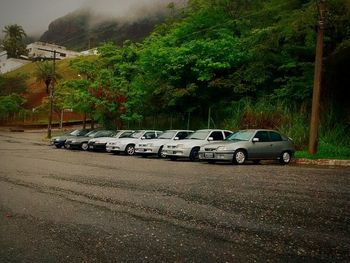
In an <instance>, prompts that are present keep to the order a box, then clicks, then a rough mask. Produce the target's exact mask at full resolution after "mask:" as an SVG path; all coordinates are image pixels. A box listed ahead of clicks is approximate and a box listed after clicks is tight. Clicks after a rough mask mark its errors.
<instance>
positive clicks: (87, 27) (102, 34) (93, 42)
mask: <svg viewBox="0 0 350 263" xmlns="http://www.w3.org/2000/svg"><path fill="white" fill-rule="evenodd" d="M163 19H164V17H163V16H162V15H161V14H156V15H154V16H152V17H145V18H142V19H139V20H137V21H135V22H118V21H115V20H113V21H111V20H110V21H101V22H99V23H96V22H95V21H96V20H97V19H96V17H94V15H93V14H92V13H91V12H89V11H77V12H73V13H71V14H68V15H66V16H64V17H61V18H58V19H56V20H55V21H53V22H51V23H50V25H49V28H48V30H47V31H46V32H45V33H44V34H43V35H42V36H41V37H40V41H43V42H49V43H56V44H59V45H63V46H66V47H67V48H69V49H73V50H84V49H88V48H90V47H95V46H97V45H98V44H100V43H102V42H107V41H113V42H115V43H117V44H120V43H122V42H124V41H125V40H127V39H130V40H133V41H141V40H142V39H144V38H145V37H146V36H147V35H149V33H150V32H151V31H152V30H153V29H154V27H155V25H156V24H158V23H160V22H162V21H163Z"/></svg>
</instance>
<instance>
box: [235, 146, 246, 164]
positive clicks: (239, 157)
mask: <svg viewBox="0 0 350 263" xmlns="http://www.w3.org/2000/svg"><path fill="white" fill-rule="evenodd" d="M246 159H247V153H246V152H245V151H244V150H241V149H239V150H237V151H235V153H234V154H233V163H234V164H244V162H245V161H246Z"/></svg>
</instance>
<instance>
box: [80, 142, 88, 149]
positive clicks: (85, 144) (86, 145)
mask: <svg viewBox="0 0 350 263" xmlns="http://www.w3.org/2000/svg"><path fill="white" fill-rule="evenodd" d="M81 149H82V150H83V151H87V150H89V145H88V143H87V142H83V143H82V144H81Z"/></svg>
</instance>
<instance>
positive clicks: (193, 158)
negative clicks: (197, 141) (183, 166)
mask: <svg viewBox="0 0 350 263" xmlns="http://www.w3.org/2000/svg"><path fill="white" fill-rule="evenodd" d="M198 152H199V149H198V148H197V147H195V148H193V149H192V150H191V153H190V161H191V162H195V161H198V160H199V153H198Z"/></svg>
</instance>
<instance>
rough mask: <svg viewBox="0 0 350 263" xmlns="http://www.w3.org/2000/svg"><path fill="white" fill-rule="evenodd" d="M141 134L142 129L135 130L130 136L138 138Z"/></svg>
mask: <svg viewBox="0 0 350 263" xmlns="http://www.w3.org/2000/svg"><path fill="white" fill-rule="evenodd" d="M142 135H143V132H142V131H137V132H134V133H133V134H131V136H130V137H131V138H135V139H139V138H140V137H141V136H142Z"/></svg>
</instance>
